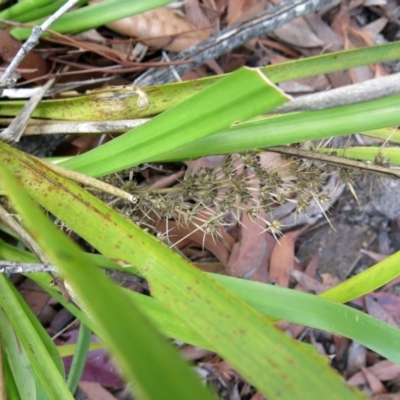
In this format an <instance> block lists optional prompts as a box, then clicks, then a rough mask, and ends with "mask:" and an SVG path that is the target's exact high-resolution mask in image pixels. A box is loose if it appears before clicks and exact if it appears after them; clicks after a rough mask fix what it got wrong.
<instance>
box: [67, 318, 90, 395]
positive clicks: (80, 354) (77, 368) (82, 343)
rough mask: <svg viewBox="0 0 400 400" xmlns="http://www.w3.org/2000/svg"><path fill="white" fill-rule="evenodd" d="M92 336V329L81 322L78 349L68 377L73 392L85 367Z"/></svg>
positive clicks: (68, 383)
mask: <svg viewBox="0 0 400 400" xmlns="http://www.w3.org/2000/svg"><path fill="white" fill-rule="evenodd" d="M91 337H92V331H91V330H90V329H89V328H88V327H87V326H86V325H85V324H84V323H82V322H81V325H80V327H79V334H78V340H77V342H76V349H75V353H74V357H73V358H72V363H71V369H70V371H69V374H68V379H67V385H68V387H69V389H70V390H71V392H72V393H75V392H76V389H77V388H78V384H79V381H80V379H81V376H82V373H83V369H84V368H85V364H86V360H87V355H88V351H89V345H90V338H91Z"/></svg>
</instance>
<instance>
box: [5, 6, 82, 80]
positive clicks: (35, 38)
mask: <svg viewBox="0 0 400 400" xmlns="http://www.w3.org/2000/svg"><path fill="white" fill-rule="evenodd" d="M78 1H79V0H68V1H67V2H66V3H65V4H64V5H63V6H62V7H60V8H59V9H58V10H57V11H56V12H55V13H54V14H53V15H51V16H50V17H49V18H47V19H46V21H44V22H43V24H42V25H40V26H35V27H34V28H33V29H32V33H31V36H30V37H29V39H28V40H27V41H26V42H25V43H24V44H23V45H22V47H21V48H20V49H19V51H18V53H17V55H16V56H15V57H14V59H13V60H12V61H11V63H10V65H9V66H8V68H7V70H6V71H5V72H4V74H3V75H2V76H1V77H0V88H1V87H5V86H10V85H12V84H13V83H14V81H13V80H12V79H11V76H12V74H13V73H14V71H15V70H16V69H17V68H18V65H19V64H20V63H21V61H22V60H23V59H24V57H25V56H26V55H27V54H28V53H29V52H30V51H31V50H32V49H33V48H34V47H35V46H36V45H37V44H38V43H39V38H40V36H41V35H42V34H43V32H44V31H46V30H47V29H48V28H49V27H50V25H52V24H53V23H54V22H55V21H56V20H57V19H58V18H60V17H61V16H62V15H63V14H65V13H66V12H67V11H68V10H69V9H70V8H71V7H72V6H74V5H75V4H76V3H78Z"/></svg>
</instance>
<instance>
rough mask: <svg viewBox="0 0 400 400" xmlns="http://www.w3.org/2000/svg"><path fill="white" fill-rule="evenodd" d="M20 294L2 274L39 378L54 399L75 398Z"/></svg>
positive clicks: (3, 295)
mask: <svg viewBox="0 0 400 400" xmlns="http://www.w3.org/2000/svg"><path fill="white" fill-rule="evenodd" d="M0 176H2V174H0ZM2 178H3V176H2ZM2 183H3V182H2ZM17 297H19V294H18V293H16V292H15V290H13V288H12V286H11V284H10V283H9V281H8V280H7V278H6V277H5V276H4V275H3V274H0V305H1V307H2V308H3V310H4V312H5V314H6V315H7V318H8V320H9V321H10V324H11V326H12V327H13V329H14V331H15V332H16V334H17V335H18V338H19V340H20V341H21V343H22V345H23V347H24V350H25V352H26V354H27V355H28V358H29V360H30V362H31V364H32V366H33V368H34V369H35V371H36V373H37V375H38V376H39V378H40V381H41V382H42V384H43V385H44V387H45V388H46V390H47V393H48V395H49V396H50V398H51V399H54V400H63V399H66V400H67V399H68V400H72V399H73V396H72V395H71V392H70V391H69V390H68V388H67V385H66V384H65V381H64V379H63V377H62V376H61V374H60V373H59V372H58V370H57V367H56V365H55V364H54V362H53V360H52V359H51V357H50V356H49V354H48V352H47V349H46V347H45V346H44V344H43V342H42V340H41V338H40V336H39V335H38V333H37V331H36V329H35V328H34V327H33V326H32V324H31V321H30V320H29V318H28V317H27V315H26V314H25V312H24V310H23V308H22V307H21V305H20V300H19V299H18V298H17Z"/></svg>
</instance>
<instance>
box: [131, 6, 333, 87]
mask: <svg viewBox="0 0 400 400" xmlns="http://www.w3.org/2000/svg"><path fill="white" fill-rule="evenodd" d="M330 1H331V0H285V1H283V2H282V3H281V4H279V5H278V6H275V7H269V8H268V9H266V10H264V11H263V12H262V13H260V14H259V15H257V16H256V17H254V18H252V19H250V20H248V21H245V22H241V23H238V24H235V25H232V26H230V27H228V28H226V29H223V30H222V31H221V32H218V33H216V34H214V35H213V36H211V37H210V38H209V39H207V40H204V41H203V42H201V43H199V44H198V45H196V46H193V47H191V48H190V49H188V50H185V51H183V52H181V53H180V54H179V55H178V56H177V57H176V58H174V59H173V60H174V61H177V60H188V63H187V64H184V65H177V66H175V67H174V70H175V71H176V72H177V73H178V74H180V75H182V74H184V73H186V72H189V71H191V70H192V69H194V68H196V67H197V66H199V65H201V64H203V63H204V61H206V60H209V59H212V58H216V57H219V56H220V55H221V54H224V53H226V52H228V51H230V50H232V49H234V48H236V47H239V46H241V45H242V44H243V43H245V42H247V41H249V40H251V39H254V38H256V37H259V36H261V35H265V34H266V33H267V32H271V31H273V30H275V29H277V28H279V27H280V26H282V25H284V24H285V23H287V22H289V21H292V20H293V19H295V18H297V17H300V16H301V15H305V14H308V13H310V12H313V11H315V10H317V9H318V8H320V7H321V6H323V5H325V4H328V3H329V2H330ZM173 80H174V75H173V73H172V72H171V69H170V68H169V67H163V68H158V69H155V68H150V69H149V70H148V71H147V72H145V73H144V74H143V75H141V76H140V77H139V78H138V79H136V80H135V85H138V86H150V85H157V84H163V83H167V82H171V81H173Z"/></svg>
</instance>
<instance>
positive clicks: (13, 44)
mask: <svg viewBox="0 0 400 400" xmlns="http://www.w3.org/2000/svg"><path fill="white" fill-rule="evenodd" d="M0 43H1V46H0V57H1V58H2V59H3V61H5V62H6V63H10V62H11V61H12V59H13V58H14V57H15V56H16V54H17V53H18V51H19V49H20V48H21V46H22V43H21V42H20V41H19V40H17V39H15V38H14V37H12V36H11V35H10V34H9V33H8V32H7V31H6V30H4V29H0ZM18 69H19V70H24V69H26V70H29V72H23V71H22V72H21V76H22V77H23V78H24V79H26V80H28V79H34V78H38V77H41V76H43V75H46V74H47V73H48V72H49V70H50V68H49V66H48V64H47V62H46V61H45V60H44V59H43V58H42V57H41V56H40V55H39V54H37V53H35V52H33V51H31V52H29V53H28V54H27V55H26V56H25V57H24V59H23V60H22V61H21V63H20V64H19V67H18ZM37 83H38V84H43V81H37Z"/></svg>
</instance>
